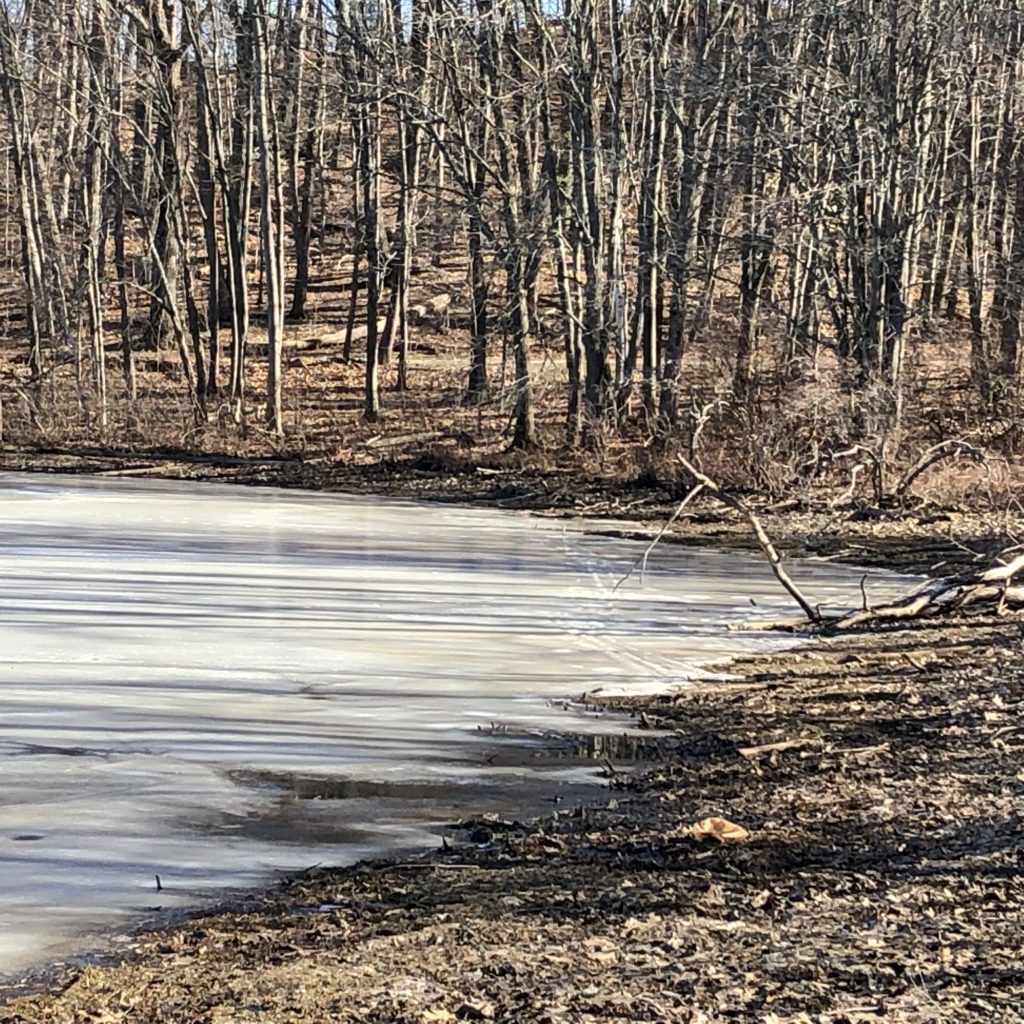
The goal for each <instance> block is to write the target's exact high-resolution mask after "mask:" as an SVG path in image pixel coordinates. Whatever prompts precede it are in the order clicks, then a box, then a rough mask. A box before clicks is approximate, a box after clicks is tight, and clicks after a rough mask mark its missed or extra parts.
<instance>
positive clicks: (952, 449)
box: [892, 441, 985, 499]
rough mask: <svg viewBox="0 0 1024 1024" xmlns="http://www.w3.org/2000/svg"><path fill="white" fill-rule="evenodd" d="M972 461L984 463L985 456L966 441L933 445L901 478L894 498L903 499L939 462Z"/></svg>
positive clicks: (894, 492)
mask: <svg viewBox="0 0 1024 1024" xmlns="http://www.w3.org/2000/svg"><path fill="white" fill-rule="evenodd" d="M960 458H964V459H970V460H971V461H972V462H984V461H985V455H984V453H983V452H981V451H980V450H979V449H977V448H975V447H974V445H972V444H968V443H967V442H966V441H941V442H940V443H939V444H936V445H932V447H931V448H929V449H928V450H927V451H925V452H923V453H922V455H921V457H920V458H919V459H918V460H917V462H915V463H914V464H913V465H912V466H911V467H910V468H909V469H908V470H907V471H906V472H905V473H904V474H903V476H901V477H900V478H899V480H898V481H897V483H896V486H895V487H894V488H893V492H892V493H893V497H895V498H896V499H901V498H903V497H904V496H905V495H906V493H907V491H909V490H910V486H911V484H913V482H914V481H915V480H916V479H917V478H918V477H919V476H920V475H921V474H922V473H923V472H924V471H925V470H926V469H930V468H931V467H932V466H934V465H935V463H937V462H943V461H944V460H946V459H960Z"/></svg>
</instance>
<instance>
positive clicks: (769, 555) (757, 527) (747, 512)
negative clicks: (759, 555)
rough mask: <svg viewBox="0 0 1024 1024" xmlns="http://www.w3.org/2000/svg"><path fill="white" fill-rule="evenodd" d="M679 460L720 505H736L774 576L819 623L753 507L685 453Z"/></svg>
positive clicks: (814, 608) (811, 617)
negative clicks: (695, 464)
mask: <svg viewBox="0 0 1024 1024" xmlns="http://www.w3.org/2000/svg"><path fill="white" fill-rule="evenodd" d="M679 462H680V463H681V465H682V467H683V469H685V470H686V472H687V473H688V474H689V475H690V476H691V477H692V478H693V479H694V480H695V481H696V482H697V484H700V485H701V486H703V488H704V490H706V491H707V492H708V493H709V494H712V495H714V496H715V497H716V498H717V499H718V500H719V501H720V502H722V504H723V505H727V506H728V507H729V508H733V509H735V510H736V511H737V512H739V513H741V514H742V515H743V516H744V517H745V518H746V520H747V522H748V523H749V524H750V528H751V529H752V530H753V531H754V536H755V538H756V539H757V543H758V546H759V547H760V548H761V551H762V552H763V553H764V556H765V558H766V559H767V560H768V565H769V566H770V567H771V570H772V572H773V573H774V574H775V578H776V579H777V580H778V581H779V583H781V584H782V586H783V587H784V588H785V590H786V593H788V594H789V596H790V597H792V598H793V600H794V601H796V603H797V604H798V605H800V608H801V610H802V611H803V613H804V615H806V616H807V618H808V619H809V620H810V621H811V622H815V623H820V622H821V621H822V614H821V611H820V610H819V609H817V608H816V607H814V605H812V604H811V603H810V601H808V600H807V598H806V597H804V595H803V594H802V593H801V592H800V589H799V587H797V585H796V584H795V583H794V582H793V580H792V579H791V578H790V576H789V573H787V572H786V570H785V568H784V567H783V565H782V556H781V555H780V554H779V553H778V551H777V550H776V549H775V545H774V544H773V543H772V541H771V538H770V537H769V536H768V534H767V533H766V532H765V528H764V527H763V526H762V525H761V520H760V519H758V518H757V516H756V515H755V514H754V512H753V510H752V509H751V508H750V507H749V506H748V505H747V504H746V503H745V502H743V501H741V500H740V499H739V498H737V497H736V495H734V494H730V493H729V492H728V491H725V490H723V489H722V488H721V487H719V486H718V484H716V483H715V481H714V480H712V479H711V477H709V476H707V475H706V474H705V473H702V472H701V471H700V470H699V469H697V467H696V466H694V465H693V463H691V462H690V461H689V460H688V459H686V458H685V457H684V456H682V455H680V456H679Z"/></svg>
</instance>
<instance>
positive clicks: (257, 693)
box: [0, 475, 904, 975]
mask: <svg viewBox="0 0 1024 1024" xmlns="http://www.w3.org/2000/svg"><path fill="white" fill-rule="evenodd" d="M641 551H642V545H640V544H637V543H630V542H624V541H620V540H615V539H610V538H606V537H595V536H589V535H587V534H585V533H584V532H583V524H573V525H565V524H563V523H558V522H552V521H545V520H538V519H534V518H529V517H526V516H524V515H519V514H515V513H502V512H494V511H487V510H475V509H466V508H453V507H448V506H440V505H430V506H425V505H417V504H412V503H402V502H396V501H384V500H373V499H367V498H354V497H341V496H326V495H318V494H310V493H304V492H291V491H279V490H271V489H243V488H233V487H223V486H215V485H213V486H211V485H202V486H199V485H188V484H176V483H160V482H146V483H138V482H126V481H113V480H110V481H102V480H96V479H80V478H67V477H64V478H61V477H52V478H43V477H36V476H18V475H5V476H0V770H2V776H0V780H2V785H0V975H2V974H3V973H5V972H13V971H15V970H18V969H21V968H22V967H24V966H25V965H27V964H30V963H33V962H37V961H39V960H41V959H45V958H48V957H52V956H54V955H57V954H58V953H62V952H64V951H66V950H67V949H69V948H74V947H75V945H76V944H78V945H81V944H82V942H83V941H84V939H83V938H82V936H83V934H84V933H85V932H86V931H88V930H89V929H92V928H96V927H101V926H105V925H109V924H111V923H115V922H117V921H122V920H125V919H131V918H132V917H135V916H138V915H139V914H141V913H143V912H145V911H146V910H147V909H148V908H151V907H153V906H157V905H158V906H161V907H170V906H175V905H179V904H181V903H188V902H195V901H196V900H197V899H198V898H200V897H201V896H202V895H204V894H208V893H210V892H211V891H214V890H216V889H218V888H222V887H225V886H236V885H248V884H252V883H254V882H257V881H259V880H261V879H263V878H265V877H267V875H268V873H269V872H272V871H274V870H290V869H296V868H301V867H304V866H307V865H309V864H312V863H316V862H340V861H345V860H349V861H350V860H354V859H356V858H358V857H360V856H364V855H367V854H369V853H373V852H379V851H381V850H386V849H391V848H394V847H396V846H404V845H416V844H417V843H424V842H429V841H431V840H430V839H429V832H430V828H431V822H432V821H436V820H438V819H439V818H443V817H444V815H445V814H446V813H449V812H450V813H455V812H456V811H458V810H460V809H466V808H471V807H473V806H484V805H485V804H487V805H488V806H498V805H504V806H508V807H509V808H510V809H513V810H514V809H515V807H516V804H517V803H529V802H530V801H531V800H532V801H534V802H535V801H536V800H537V799H539V798H540V795H541V793H542V792H543V793H553V792H554V790H555V789H556V788H557V787H558V786H561V785H565V784H569V783H573V782H578V781H579V776H580V773H579V770H578V769H573V770H572V771H561V772H559V771H551V770H550V768H548V769H546V770H545V771H544V772H536V771H533V772H531V771H530V770H529V769H528V768H524V767H515V766H511V767H510V766H508V764H505V766H504V767H502V766H500V765H499V764H494V763H492V761H494V758H493V757H492V753H493V749H494V747H495V744H496V743H498V742H500V740H499V739H498V738H497V737H496V736H495V731H496V730H495V727H497V729H498V730H499V731H500V729H501V728H503V727H504V726H506V725H514V726H518V727H523V728H527V729H537V730H544V729H560V728H562V729H572V730H577V731H578V730H586V729H606V728H607V727H608V726H607V723H605V722H601V721H600V720H597V721H594V720H591V719H589V718H587V717H586V716H583V715H581V714H580V713H579V712H578V711H573V710H571V709H566V708H565V707H563V705H564V702H565V701H566V699H567V698H573V697H576V696H578V695H580V694H581V693H583V692H584V691H587V690H592V689H594V688H597V687H623V686H624V687H627V688H633V689H637V690H644V689H646V690H649V689H652V688H662V687H664V686H666V685H668V684H671V683H675V682H682V681H685V680H686V679H688V678H691V677H693V676H694V674H695V673H696V672H697V668H698V666H699V665H700V664H702V663H705V664H706V663H708V662H709V661H714V660H718V659H721V658H722V657H725V656H729V655H735V654H738V653H742V652H743V651H747V650H752V649H763V648H765V647H766V646H770V645H778V644H779V643H780V641H779V640H778V639H777V638H769V637H765V636H759V635H754V634H736V633H729V632H727V631H726V630H725V628H724V627H725V625H726V623H727V622H729V621H731V620H735V619H737V618H740V617H749V616H750V614H751V607H750V604H749V599H750V597H754V598H755V599H756V601H757V604H758V614H772V613H773V611H776V610H780V609H782V608H785V607H787V604H786V599H785V597H784V595H781V594H780V592H779V591H778V587H777V584H775V582H774V580H773V579H772V578H771V576H770V574H769V573H768V572H767V570H766V569H765V568H764V567H763V566H762V565H761V564H760V562H759V560H758V559H757V558H756V557H753V556H747V555H744V554H742V553H728V554H726V553H719V552H695V551H685V550H680V549H678V548H672V547H669V546H667V545H666V546H661V547H659V548H658V549H657V550H656V552H655V553H654V554H653V555H652V557H651V560H650V565H649V568H648V572H647V576H646V580H645V582H644V584H643V585H641V584H640V583H639V580H638V579H636V578H633V579H631V580H630V581H629V582H627V583H625V584H623V585H622V586H620V587H619V588H618V589H615V585H616V583H617V582H618V581H619V580H620V579H621V577H622V576H623V574H624V573H625V572H626V571H627V569H628V568H629V567H630V565H631V564H632V563H633V562H634V561H635V559H636V558H637V556H638V554H639V553H640V552H641ZM796 573H797V575H798V576H799V578H800V581H801V583H802V584H803V585H804V586H805V587H806V589H807V590H808V592H809V594H810V595H811V597H812V599H813V600H815V601H820V602H823V603H824V604H840V605H850V604H857V603H858V602H859V600H860V594H859V588H858V584H859V580H860V573H859V572H857V571H854V570H851V569H849V568H845V567H840V566H835V565H831V564H820V563H819V564H813V563H806V564H804V565H801V566H800V567H799V568H798V570H796ZM870 585H871V587H872V593H873V594H874V595H875V596H878V597H881V596H883V595H884V594H886V593H892V592H893V590H894V589H900V588H901V587H902V586H903V585H904V584H903V581H898V580H896V579H895V578H894V577H893V578H890V579H887V580H882V579H875V580H873V581H872V582H871V584H870ZM261 772H262V773H278V774H280V775H282V776H286V775H287V773H289V772H294V773H299V774H303V775H312V776H340V777H344V778H348V779H355V780H359V779H365V780H376V781H381V780H384V781H386V780H402V781H410V780H412V781H418V782H423V783H424V784H429V785H431V786H434V787H435V788H434V789H433V790H431V791H432V792H435V791H436V792H438V793H441V792H443V793H444V794H445V796H444V798H438V799H435V800H434V801H433V802H432V803H431V802H430V801H411V802H410V801H405V802H402V801H389V800H386V799H385V800H376V801H374V800H354V801H334V800H331V801H318V802H312V803H311V802H309V801H305V802H300V801H295V800H291V799H290V798H289V796H288V794H287V792H285V793H280V792H274V791H268V790H266V789H261V788H259V787H254V786H251V785H243V784H240V783H239V781H238V780H239V778H240V777H246V775H245V773H249V775H258V774H259V773H261ZM239 773H242V774H241V775H240V774H239ZM442 783H443V784H444V786H445V787H447V788H437V787H440V786H441V784H442ZM314 804H315V806H314ZM428 804H429V805H430V806H428ZM157 874H159V875H160V877H161V880H162V883H163V885H164V887H165V888H164V890H163V891H162V892H160V893H157V892H156V891H155V881H154V875H157Z"/></svg>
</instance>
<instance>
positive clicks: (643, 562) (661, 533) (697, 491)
mask: <svg viewBox="0 0 1024 1024" xmlns="http://www.w3.org/2000/svg"><path fill="white" fill-rule="evenodd" d="M703 490H704V485H703V484H701V483H699V484H697V486H696V487H694V488H693V490H691V491H690V493H689V494H687V496H686V497H685V498H683V500H682V501H681V502H679V504H678V505H677V506H676V510H675V512H673V513H672V515H671V516H670V517H669V518H668V520H667V521H666V523H665V525H664V526H662V528H661V529H660V530H659V531H658V535H657V536H656V537H655V538H654V540H652V541H651V543H650V544H648V545H647V547H646V548H645V549H644V553H643V554H642V555H641V556H640V557H639V558H638V559H637V560H636V561H635V562H634V563H633V564H632V565H631V566H630V567H629V571H628V572H627V573H626V575H625V576H623V577H622V579H620V580H619V582H618V583H616V584H615V586H614V587H612V592H613V593H614V592H615V591H616V590H618V589H619V587H621V586H622V584H623V583H625V582H626V580H628V579H629V577H630V576H632V575H633V573H634V572H636V567H637V566H638V565H639V566H640V582H641V583H643V581H644V574H645V573H646V572H647V559H648V558H649V557H650V554H651V552H652V551H653V550H654V548H655V546H656V545H657V543H658V541H659V540H661V538H662V537H664V536H665V534H666V533H667V532H668V530H669V529H670V528H671V526H672V524H673V523H674V522H675V521H676V520H677V519H678V518H679V516H680V514H681V513H682V511H683V509H684V508H686V506H687V505H689V504H690V502H691V501H693V499H694V498H696V497H697V495H698V494H700V492H701V491H703Z"/></svg>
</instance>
